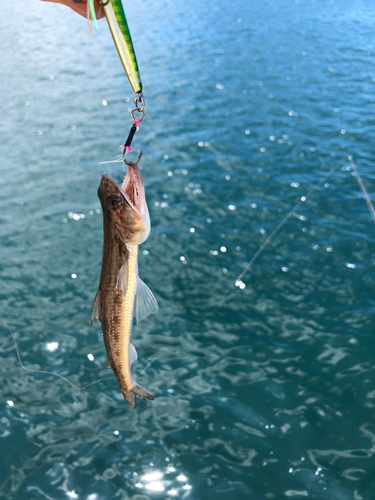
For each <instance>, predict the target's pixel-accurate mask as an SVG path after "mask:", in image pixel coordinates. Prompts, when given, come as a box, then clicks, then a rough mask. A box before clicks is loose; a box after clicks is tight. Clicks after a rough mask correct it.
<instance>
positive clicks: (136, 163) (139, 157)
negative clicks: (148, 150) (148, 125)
mask: <svg viewBox="0 0 375 500" xmlns="http://www.w3.org/2000/svg"><path fill="white" fill-rule="evenodd" d="M125 153H126V149H125V151H124V156H123V160H124V163H125V164H126V165H128V166H129V167H130V166H131V165H138V163H139V160H140V159H141V157H142V149H141V152H140V153H139V156H138V160H137V161H129V162H128V161H127V160H126V158H125Z"/></svg>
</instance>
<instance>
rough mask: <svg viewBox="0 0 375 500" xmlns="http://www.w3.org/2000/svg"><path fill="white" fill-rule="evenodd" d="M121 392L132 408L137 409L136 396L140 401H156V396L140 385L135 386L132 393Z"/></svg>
mask: <svg viewBox="0 0 375 500" xmlns="http://www.w3.org/2000/svg"><path fill="white" fill-rule="evenodd" d="M121 392H122V394H123V396H124V398H125V400H126V402H127V403H128V405H129V406H131V407H132V408H135V396H138V397H139V398H140V399H143V400H146V399H151V400H153V399H154V396H153V395H152V394H151V393H150V392H148V391H147V390H146V389H144V388H143V387H141V386H140V385H138V384H134V386H133V388H132V390H131V391H121Z"/></svg>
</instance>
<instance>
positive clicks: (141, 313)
mask: <svg viewBox="0 0 375 500" xmlns="http://www.w3.org/2000/svg"><path fill="white" fill-rule="evenodd" d="M157 312H158V303H157V302H156V299H155V297H154V295H153V293H152V292H151V290H150V289H149V287H148V286H147V285H145V284H144V283H143V281H142V280H141V279H140V278H139V277H138V278H137V292H136V295H135V303H134V316H135V319H136V321H137V323H139V322H140V321H141V320H142V319H144V318H147V316H149V315H150V314H156V313H157Z"/></svg>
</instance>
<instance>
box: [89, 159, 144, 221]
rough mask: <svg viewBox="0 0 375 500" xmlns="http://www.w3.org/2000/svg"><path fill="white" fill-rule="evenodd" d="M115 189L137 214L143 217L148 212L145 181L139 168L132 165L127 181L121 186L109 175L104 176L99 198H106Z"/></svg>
mask: <svg viewBox="0 0 375 500" xmlns="http://www.w3.org/2000/svg"><path fill="white" fill-rule="evenodd" d="M113 189H115V190H117V191H119V193H120V194H121V195H122V197H123V198H124V200H125V202H126V203H127V205H129V206H130V207H131V208H132V209H133V210H134V211H135V212H136V213H137V214H139V215H141V216H143V215H145V211H146V207H147V205H146V200H145V192H144V187H143V180H142V176H141V172H140V170H139V168H138V166H137V165H136V164H135V163H134V164H132V163H130V164H129V166H128V170H127V172H126V176H125V179H124V181H123V183H122V185H121V186H119V185H118V184H117V182H116V181H114V180H113V179H112V178H111V177H110V176H109V175H108V174H103V175H102V181H101V183H100V186H99V189H98V195H99V198H102V197H106V196H107V195H108V193H110V192H111V191H113Z"/></svg>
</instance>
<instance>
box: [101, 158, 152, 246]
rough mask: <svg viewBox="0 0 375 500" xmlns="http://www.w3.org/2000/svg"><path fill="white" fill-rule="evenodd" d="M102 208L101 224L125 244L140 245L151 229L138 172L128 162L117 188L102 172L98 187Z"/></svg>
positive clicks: (132, 164)
mask: <svg viewBox="0 0 375 500" xmlns="http://www.w3.org/2000/svg"><path fill="white" fill-rule="evenodd" d="M98 196H99V199H100V203H101V205H102V210H103V218H104V226H105V227H106V226H107V229H108V230H110V231H111V230H112V231H113V232H114V235H115V236H116V237H117V238H118V239H120V240H121V241H123V242H124V243H126V244H128V245H140V244H141V243H143V242H144V241H145V240H146V239H147V238H148V236H149V234H150V230H151V224H150V216H149V213H148V208H147V203H146V197H145V190H144V186H143V180H142V175H141V172H140V170H139V168H138V166H137V164H136V163H131V162H129V166H128V171H127V173H126V176H125V179H124V182H123V184H122V186H121V187H120V186H119V185H118V184H117V183H116V182H115V181H114V180H113V179H111V177H110V176H109V175H108V174H103V176H102V180H101V183H100V185H99V189H98Z"/></svg>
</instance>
